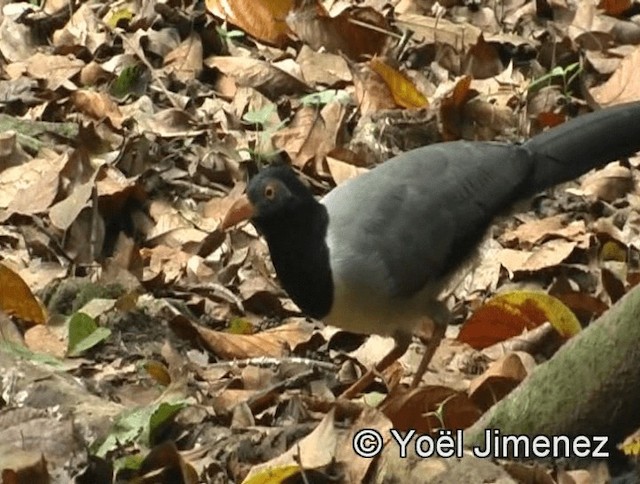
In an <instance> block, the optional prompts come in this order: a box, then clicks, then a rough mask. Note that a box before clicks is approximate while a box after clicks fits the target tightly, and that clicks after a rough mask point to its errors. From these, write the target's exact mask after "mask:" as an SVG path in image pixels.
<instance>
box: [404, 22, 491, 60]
mask: <svg viewBox="0 0 640 484" xmlns="http://www.w3.org/2000/svg"><path fill="white" fill-rule="evenodd" d="M396 24H397V25H398V26H399V27H400V28H404V29H408V30H410V31H413V32H415V35H414V38H415V39H416V40H418V41H422V42H426V43H434V44H441V43H444V44H448V45H451V46H453V47H455V48H456V49H457V50H458V51H464V50H465V48H466V47H468V46H470V45H473V44H475V43H476V42H477V40H478V37H480V34H481V33H482V30H481V29H479V28H478V27H476V26H474V25H471V24H470V23H468V22H461V23H457V22H452V21H450V20H447V19H443V18H435V17H427V16H424V15H416V14H412V13H402V14H400V15H397V16H396Z"/></svg>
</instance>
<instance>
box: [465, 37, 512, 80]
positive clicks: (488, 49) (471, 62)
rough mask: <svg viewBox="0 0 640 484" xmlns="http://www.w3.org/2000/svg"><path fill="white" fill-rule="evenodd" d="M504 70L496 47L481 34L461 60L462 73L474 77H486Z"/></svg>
mask: <svg viewBox="0 0 640 484" xmlns="http://www.w3.org/2000/svg"><path fill="white" fill-rule="evenodd" d="M503 70H504V65H503V64H502V60H501V59H500V53H499V52H498V47H497V46H496V45H495V44H494V43H490V42H487V41H485V40H484V36H483V35H482V34H481V35H480V37H478V41H477V42H476V43H475V44H474V45H472V46H471V48H470V49H469V50H468V51H467V54H466V55H465V57H464V60H463V62H462V73H463V74H467V75H470V76H471V77H473V78H474V79H487V78H489V77H493V76H497V75H498V74H500V73H501V72H502V71H503Z"/></svg>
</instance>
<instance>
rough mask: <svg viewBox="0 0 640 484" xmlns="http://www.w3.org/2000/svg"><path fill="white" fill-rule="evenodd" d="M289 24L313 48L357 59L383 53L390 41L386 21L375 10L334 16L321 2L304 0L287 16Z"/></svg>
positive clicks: (356, 11) (351, 11)
mask: <svg viewBox="0 0 640 484" xmlns="http://www.w3.org/2000/svg"><path fill="white" fill-rule="evenodd" d="M287 24H288V25H289V27H290V28H291V30H292V31H293V32H294V33H295V34H296V35H297V36H298V38H300V40H302V41H303V42H304V43H306V44H308V45H309V46H310V47H311V48H312V49H314V50H320V49H324V50H326V51H327V52H330V53H333V54H338V53H342V54H344V55H345V56H347V57H350V58H351V59H354V60H358V59H360V58H362V57H364V56H373V55H376V54H380V53H381V52H382V48H383V47H384V46H385V44H386V42H387V36H386V34H384V33H382V32H380V30H382V31H388V30H389V26H388V24H387V21H386V20H385V18H384V17H383V16H382V15H381V14H380V13H378V12H377V11H375V10H374V9H372V8H369V7H365V8H362V7H354V8H351V9H347V10H343V11H342V12H341V13H340V14H339V15H337V16H336V17H331V16H329V13H328V12H327V11H326V10H325V8H324V7H323V6H322V5H321V4H320V3H319V2H318V0H301V1H300V3H299V5H298V6H297V7H296V8H295V9H293V10H292V11H291V12H290V13H289V15H288V16H287ZM368 26H372V27H373V28H369V27H368Z"/></svg>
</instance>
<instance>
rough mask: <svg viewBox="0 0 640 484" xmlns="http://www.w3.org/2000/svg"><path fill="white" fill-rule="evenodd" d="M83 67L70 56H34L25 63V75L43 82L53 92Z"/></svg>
mask: <svg viewBox="0 0 640 484" xmlns="http://www.w3.org/2000/svg"><path fill="white" fill-rule="evenodd" d="M83 67H84V62H83V61H82V60H80V59H76V58H74V57H72V56H62V55H47V54H40V53H38V54H35V55H34V56H33V57H31V58H30V59H29V60H28V61H27V73H28V74H29V75H30V76H31V77H33V78H35V79H41V80H42V81H44V82H45V84H46V86H47V88H49V89H51V90H52V91H55V90H56V89H58V88H60V87H61V86H63V85H64V84H65V83H66V82H68V81H69V79H71V78H72V77H73V76H75V75H76V74H77V73H79V72H80V70H81V69H82V68H83Z"/></svg>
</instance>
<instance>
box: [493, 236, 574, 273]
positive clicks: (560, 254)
mask: <svg viewBox="0 0 640 484" xmlns="http://www.w3.org/2000/svg"><path fill="white" fill-rule="evenodd" d="M577 246H578V244H577V242H575V241H571V240H562V239H553V240H550V241H548V242H545V243H544V244H542V245H540V246H539V247H538V248H537V249H535V250H533V251H531V252H528V251H519V250H513V249H504V250H502V251H500V252H499V253H498V254H497V255H496V257H497V258H498V260H499V261H500V263H501V264H502V265H503V266H504V267H505V268H506V269H507V270H508V271H509V272H510V273H511V274H513V273H516V272H536V271H539V270H541V269H546V268H549V267H554V266H557V265H558V264H561V263H562V262H564V260H565V259H567V257H569V256H570V255H571V253H572V252H573V250H574V249H575V248H576V247H577Z"/></svg>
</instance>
